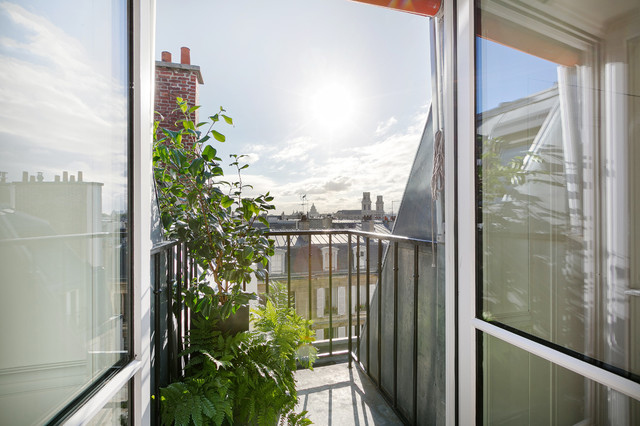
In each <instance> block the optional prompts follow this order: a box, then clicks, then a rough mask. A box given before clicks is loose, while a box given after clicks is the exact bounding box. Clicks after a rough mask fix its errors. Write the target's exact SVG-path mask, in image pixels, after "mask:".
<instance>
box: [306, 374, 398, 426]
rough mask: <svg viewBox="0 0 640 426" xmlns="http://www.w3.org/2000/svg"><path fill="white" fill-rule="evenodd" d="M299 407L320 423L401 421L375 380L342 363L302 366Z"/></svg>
mask: <svg viewBox="0 0 640 426" xmlns="http://www.w3.org/2000/svg"><path fill="white" fill-rule="evenodd" d="M296 380H297V382H298V386H297V388H298V407H297V409H298V410H300V411H301V410H307V411H308V412H309V418H310V419H311V420H312V421H313V423H314V424H316V425H320V426H322V425H327V426H331V425H334V426H347V425H401V424H402V422H401V421H400V420H399V419H398V417H397V416H396V414H395V413H394V412H393V410H392V409H391V407H389V405H388V404H387V402H386V401H385V400H384V398H383V397H382V395H380V393H378V390H377V389H376V386H375V384H374V383H373V382H372V381H371V380H370V379H369V378H368V377H367V376H366V374H364V373H363V372H362V371H360V369H358V368H356V367H355V366H354V367H353V368H352V369H349V367H348V364H347V363H346V362H345V363H340V364H334V365H327V366H323V367H315V368H314V369H313V371H311V370H298V371H297V372H296Z"/></svg>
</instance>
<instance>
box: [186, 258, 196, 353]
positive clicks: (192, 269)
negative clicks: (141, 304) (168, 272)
mask: <svg viewBox="0 0 640 426" xmlns="http://www.w3.org/2000/svg"><path fill="white" fill-rule="evenodd" d="M188 254H189V250H188V249H187V255H188ZM189 269H190V271H189V287H191V285H192V284H193V280H194V278H196V263H195V260H194V259H193V258H191V257H190V258H189ZM196 281H197V280H196ZM192 315H193V312H192V311H191V309H188V310H187V330H189V331H191V324H192V322H191V321H192V319H193V318H192ZM187 361H191V354H188V355H187Z"/></svg>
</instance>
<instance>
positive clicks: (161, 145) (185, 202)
mask: <svg viewBox="0 0 640 426" xmlns="http://www.w3.org/2000/svg"><path fill="white" fill-rule="evenodd" d="M177 106H178V108H179V110H180V111H181V112H182V114H183V119H181V120H180V121H178V123H177V125H178V126H180V127H181V129H180V130H178V131H172V130H169V129H166V128H160V129H159V128H158V123H156V127H155V135H156V140H155V144H154V155H153V162H154V177H155V181H156V185H157V191H158V201H159V207H160V214H161V221H162V225H163V227H164V229H165V234H166V236H167V237H168V238H170V239H178V240H181V241H184V242H185V243H186V245H187V249H188V250H189V256H190V257H191V259H193V261H194V262H195V264H196V266H197V276H196V277H194V278H195V279H194V284H195V285H192V286H191V287H190V288H189V289H187V290H186V291H185V294H184V298H185V299H184V300H185V303H186V305H187V306H188V307H189V308H190V309H192V311H194V312H201V313H202V315H204V316H205V317H209V316H210V315H212V314H215V315H219V316H220V318H219V319H221V320H226V319H227V318H228V317H229V315H230V314H231V313H234V312H235V311H237V310H238V309H239V308H241V307H243V306H245V305H246V303H247V302H248V300H249V299H250V298H251V297H252V296H251V295H250V294H248V293H246V291H245V290H246V284H247V283H248V282H249V281H250V280H251V276H252V274H255V275H256V276H257V277H258V278H264V277H263V274H264V270H265V269H264V268H257V267H255V265H257V264H262V265H263V266H266V264H267V259H268V256H270V255H272V254H273V251H274V249H273V241H271V240H269V239H268V238H267V236H266V235H265V229H264V228H259V227H257V226H255V225H256V222H262V223H264V224H265V226H268V222H267V221H266V218H265V216H266V213H267V212H268V211H270V210H273V209H274V206H273V205H271V204H270V202H271V201H272V200H273V197H272V196H271V195H270V194H269V193H266V194H264V195H258V196H256V197H245V196H243V191H244V190H245V189H247V188H250V185H246V184H243V182H242V174H241V172H242V170H243V169H245V168H247V167H248V164H242V163H241V162H242V160H243V158H244V156H242V155H232V156H231V157H232V162H231V164H230V166H231V167H234V168H235V170H236V173H237V179H236V180H227V179H225V176H224V170H223V168H222V167H221V161H222V160H221V159H220V158H219V157H218V155H217V150H216V149H215V148H214V147H213V146H212V145H210V144H209V141H212V140H217V141H219V142H224V141H225V136H224V135H223V134H221V133H220V132H218V131H217V130H215V129H214V126H215V125H216V124H217V123H219V122H221V121H222V122H226V123H227V124H233V120H232V119H231V118H230V117H229V116H227V115H226V114H225V110H224V109H223V108H222V107H221V108H220V112H219V113H217V114H215V115H213V116H211V117H209V121H208V122H201V123H195V122H194V121H193V120H191V115H192V114H193V113H194V112H195V111H196V110H197V109H198V108H199V107H198V106H189V105H187V103H186V101H184V100H183V99H181V98H178V99H177ZM203 128H206V130H205V131H203V130H202V129H203ZM245 315H246V323H247V325H248V310H246V309H245Z"/></svg>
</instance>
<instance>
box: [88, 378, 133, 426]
mask: <svg viewBox="0 0 640 426" xmlns="http://www.w3.org/2000/svg"><path fill="white" fill-rule="evenodd" d="M88 424H89V426H98V425H100V426H126V425H128V424H129V385H126V386H123V387H122V389H120V390H119V391H118V393H117V394H115V396H114V397H113V398H111V400H110V401H109V402H108V403H107V404H106V405H105V406H104V407H102V409H101V410H100V411H98V414H96V415H95V416H94V417H93V418H92V419H91V421H90V422H89V423H88Z"/></svg>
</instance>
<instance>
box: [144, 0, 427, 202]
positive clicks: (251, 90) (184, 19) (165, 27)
mask: <svg viewBox="0 0 640 426" xmlns="http://www.w3.org/2000/svg"><path fill="white" fill-rule="evenodd" d="M156 25H157V26H156V59H159V58H160V52H162V51H165V50H166V51H169V52H171V53H172V55H173V59H174V61H175V62H178V61H179V52H180V47H181V46H187V47H189V48H190V49H191V63H192V64H194V65H199V66H200V67H201V70H202V74H203V78H204V82H205V84H204V85H203V86H200V104H201V105H202V109H201V111H202V114H203V116H204V114H206V115H210V114H211V113H213V112H216V110H217V109H218V107H219V106H221V105H222V106H224V107H225V108H226V109H227V111H228V113H229V115H230V116H232V117H233V119H234V121H235V127H233V128H231V127H228V126H225V127H223V126H221V128H220V129H219V130H220V131H221V132H222V133H224V134H225V135H226V136H227V142H226V143H225V144H224V146H223V147H222V146H219V147H218V148H219V149H222V153H223V155H224V157H223V159H225V158H228V154H230V153H237V154H248V155H249V157H248V158H249V160H250V162H251V166H250V167H249V169H247V170H246V172H247V173H246V174H245V178H244V179H243V180H244V181H245V182H247V183H250V184H253V185H254V186H255V188H256V190H258V191H260V192H265V191H271V192H272V193H273V194H274V195H275V196H276V200H275V201H276V206H277V211H278V213H279V212H281V211H285V212H286V213H290V212H291V211H293V210H298V209H300V208H301V207H300V195H301V194H307V198H308V199H309V200H310V201H311V202H312V203H315V205H316V207H317V208H318V210H319V211H320V212H332V211H335V210H336V209H341V208H359V202H360V199H361V197H362V192H363V191H370V192H371V193H372V196H374V197H375V195H383V196H384V198H385V201H386V208H387V210H391V201H392V200H395V201H398V200H400V198H401V195H402V191H403V190H404V186H405V184H406V178H407V176H408V173H409V170H410V167H411V163H412V161H413V157H414V155H415V151H416V148H417V144H418V141H419V138H420V135H421V133H422V129H423V127H424V123H425V120H426V112H427V107H428V104H429V102H430V96H431V94H430V87H429V82H430V65H429V63H430V62H429V35H428V34H429V23H428V19H427V18H424V17H419V16H415V15H411V14H406V13H401V12H396V11H392V10H387V9H383V8H378V7H374V6H370V5H366V4H360V3H355V2H351V1H348V0H306V1H300V0H277V1H269V2H265V1H260V0H258V1H242V2H229V1H218V0H214V1H204V0H199V1H195V0H186V1H180V2H176V1H173V0H158V3H157V24H156Z"/></svg>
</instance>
